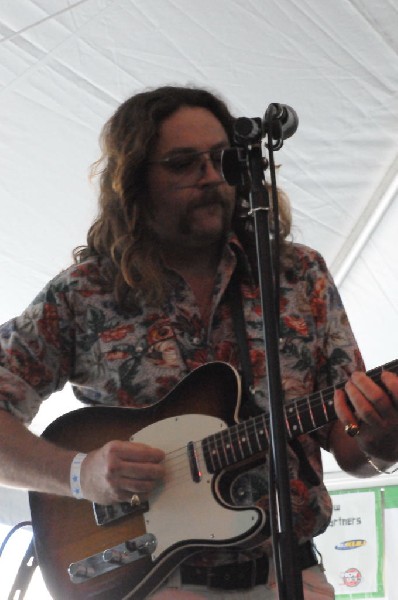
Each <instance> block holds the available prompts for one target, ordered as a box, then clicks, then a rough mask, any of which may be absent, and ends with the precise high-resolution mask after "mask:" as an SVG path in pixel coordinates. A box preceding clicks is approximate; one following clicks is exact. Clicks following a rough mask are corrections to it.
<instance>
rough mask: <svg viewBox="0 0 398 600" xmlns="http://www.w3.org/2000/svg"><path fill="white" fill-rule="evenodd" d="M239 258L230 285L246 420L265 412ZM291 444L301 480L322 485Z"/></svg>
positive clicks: (299, 447) (295, 442) (296, 444)
mask: <svg viewBox="0 0 398 600" xmlns="http://www.w3.org/2000/svg"><path fill="white" fill-rule="evenodd" d="M237 258H238V265H237V268H236V269H235V271H234V273H233V275H232V278H231V281H230V285H229V302H230V306H231V310H232V317H233V322H234V328H235V335H236V339H237V341H238V348H239V356H240V362H241V367H242V400H243V401H242V408H241V416H242V417H243V418H244V419H248V418H249V417H254V416H257V415H259V414H261V413H263V412H264V411H263V410H262V409H261V408H260V407H259V406H258V404H257V403H256V401H255V392H256V390H255V385H254V377H253V370H252V366H251V361H250V352H249V347H248V343H247V335H246V322H245V316H244V309H243V300H242V294H241V289H240V278H241V273H242V269H241V264H240V261H239V257H237ZM278 314H279V312H278ZM289 444H290V447H291V448H292V450H293V451H294V452H295V454H296V456H297V458H298V459H299V463H300V469H299V475H300V478H301V479H303V480H304V481H308V483H310V484H311V485H313V486H317V485H320V483H321V482H320V480H319V477H318V475H317V474H316V473H315V471H314V469H313V468H312V466H311V464H310V462H309V460H308V458H307V456H306V454H305V452H304V450H303V447H302V445H301V444H300V442H299V440H298V439H297V438H294V439H292V440H290V441H289Z"/></svg>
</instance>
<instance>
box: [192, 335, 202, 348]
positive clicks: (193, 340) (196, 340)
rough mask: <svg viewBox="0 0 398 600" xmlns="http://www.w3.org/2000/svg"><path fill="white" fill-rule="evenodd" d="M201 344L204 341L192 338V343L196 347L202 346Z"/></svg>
mask: <svg viewBox="0 0 398 600" xmlns="http://www.w3.org/2000/svg"><path fill="white" fill-rule="evenodd" d="M201 342H202V340H201V339H200V338H198V337H194V338H192V343H193V345H194V346H200V344H201Z"/></svg>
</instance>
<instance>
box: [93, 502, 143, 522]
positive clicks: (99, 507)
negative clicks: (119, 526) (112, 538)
mask: <svg viewBox="0 0 398 600" xmlns="http://www.w3.org/2000/svg"><path fill="white" fill-rule="evenodd" d="M148 510H149V504H148V502H147V501H145V502H140V503H139V504H134V505H132V504H130V502H120V503H119V504H108V505H105V504H97V503H95V502H94V503H93V511H94V517H95V521H96V523H97V525H107V524H108V523H112V522H113V521H117V520H118V519H122V518H123V517H126V516H128V515H134V516H137V515H142V514H143V513H145V512H148Z"/></svg>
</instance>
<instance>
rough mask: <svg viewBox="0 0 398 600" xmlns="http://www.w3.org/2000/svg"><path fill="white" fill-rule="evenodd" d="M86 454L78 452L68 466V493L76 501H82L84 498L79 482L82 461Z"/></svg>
mask: <svg viewBox="0 0 398 600" xmlns="http://www.w3.org/2000/svg"><path fill="white" fill-rule="evenodd" d="M86 456H87V454H84V453H83V452H78V453H77V454H76V455H75V456H74V457H73V459H72V462H71V465H70V491H71V494H72V496H73V497H74V498H76V500H82V499H83V498H84V494H83V491H82V485H81V481H80V473H81V467H82V464H83V461H84V459H85V458H86Z"/></svg>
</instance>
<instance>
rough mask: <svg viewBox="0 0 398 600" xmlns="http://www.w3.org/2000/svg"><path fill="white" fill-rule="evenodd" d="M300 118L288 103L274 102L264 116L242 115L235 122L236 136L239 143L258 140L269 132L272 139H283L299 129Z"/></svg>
mask: <svg viewBox="0 0 398 600" xmlns="http://www.w3.org/2000/svg"><path fill="white" fill-rule="evenodd" d="M298 123H299V119H298V116H297V113H296V111H295V110H294V109H293V108H292V107H291V106H288V105H287V104H278V103H275V102H274V103H272V104H270V105H269V106H268V108H267V110H266V111H265V114H264V118H263V119H260V118H257V117H256V118H254V119H251V118H249V117H240V118H238V119H236V120H235V122H234V137H235V141H236V142H237V143H240V142H249V143H250V142H252V143H253V142H258V141H260V140H261V138H263V137H265V136H266V134H267V133H269V134H270V136H271V137H272V139H274V140H279V141H283V140H286V139H288V138H290V137H291V136H292V135H293V134H294V133H296V131H297V127H298Z"/></svg>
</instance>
